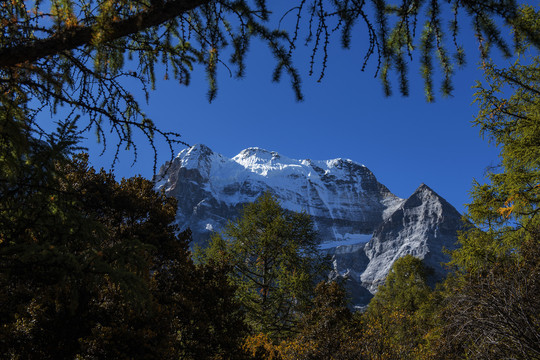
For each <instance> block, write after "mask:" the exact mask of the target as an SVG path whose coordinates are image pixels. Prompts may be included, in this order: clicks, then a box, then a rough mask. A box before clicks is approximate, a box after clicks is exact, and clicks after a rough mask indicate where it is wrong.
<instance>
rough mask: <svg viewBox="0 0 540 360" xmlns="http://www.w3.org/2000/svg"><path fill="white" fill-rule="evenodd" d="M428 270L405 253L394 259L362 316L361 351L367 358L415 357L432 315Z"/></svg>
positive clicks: (418, 352) (418, 355) (417, 355)
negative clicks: (362, 350)
mask: <svg viewBox="0 0 540 360" xmlns="http://www.w3.org/2000/svg"><path fill="white" fill-rule="evenodd" d="M429 272H430V271H429V269H428V268H426V267H425V265H424V264H423V262H422V260H420V259H418V258H415V257H414V256H412V255H406V256H404V257H402V258H400V259H398V260H396V261H395V262H394V264H393V265H392V268H391V269H390V272H389V273H388V276H387V277H386V279H385V283H384V285H381V286H379V288H378V290H377V293H376V294H375V296H374V297H373V298H372V299H371V301H370V303H369V305H368V309H367V312H366V313H365V315H364V316H363V319H362V321H363V322H364V333H363V337H364V338H363V341H362V343H363V347H364V348H365V350H364V353H365V354H366V355H368V356H369V357H376V356H380V357H382V358H396V359H397V358H399V359H404V358H407V359H414V358H419V357H420V353H421V351H420V350H421V347H422V345H423V343H424V337H425V335H426V334H427V333H428V331H429V329H430V325H431V324H430V323H431V317H432V316H433V314H434V309H433V305H432V290H431V288H430V287H429V286H428V285H427V278H428V275H429Z"/></svg>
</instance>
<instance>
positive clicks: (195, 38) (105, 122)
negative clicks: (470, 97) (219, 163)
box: [0, 0, 540, 156]
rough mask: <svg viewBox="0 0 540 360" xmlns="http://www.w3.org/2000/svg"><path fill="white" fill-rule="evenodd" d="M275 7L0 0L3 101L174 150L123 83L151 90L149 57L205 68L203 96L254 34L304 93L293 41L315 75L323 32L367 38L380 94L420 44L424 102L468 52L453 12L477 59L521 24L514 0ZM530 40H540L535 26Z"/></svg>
mask: <svg viewBox="0 0 540 360" xmlns="http://www.w3.org/2000/svg"><path fill="white" fill-rule="evenodd" d="M272 6H274V2H269V1H266V0H253V1H249V0H215V1H210V0H150V1H147V0H115V1H112V0H98V1H94V0H77V1H76V0H50V1H39V0H37V1H21V0H11V1H4V2H2V3H1V5H0V19H1V20H0V21H1V23H2V24H1V25H2V29H3V30H2V31H1V32H0V102H1V106H2V107H3V108H4V110H6V111H8V110H9V109H15V108H17V109H18V111H19V110H21V109H22V110H23V114H24V115H22V116H23V117H24V119H22V118H21V119H19V121H21V122H22V123H24V124H25V126H27V127H28V129H30V130H31V131H34V132H38V133H39V132H40V129H39V128H38V127H37V124H36V121H35V116H36V114H38V113H39V112H40V111H41V110H50V111H51V112H52V114H56V113H57V110H58V109H59V107H62V108H63V109H67V114H68V115H67V118H66V116H65V115H62V120H64V121H67V122H73V123H74V124H76V125H77V126H78V128H79V129H80V131H86V130H89V129H92V130H93V131H95V132H96V133H97V135H98V139H100V140H102V141H103V144H104V146H106V140H107V139H111V138H112V139H111V140H113V141H114V140H116V142H115V144H116V146H117V151H119V150H120V149H121V148H122V147H132V148H133V150H134V153H135V156H136V154H137V148H136V145H137V144H136V143H135V142H134V141H133V138H132V132H133V131H134V130H135V129H138V130H140V131H142V132H143V133H144V134H145V135H146V137H147V138H148V140H149V142H150V144H151V146H152V147H154V142H153V141H154V140H153V139H154V136H155V135H156V134H158V135H161V136H163V137H164V138H165V139H166V140H167V142H168V143H169V145H170V146H171V150H172V145H173V144H174V143H175V142H180V140H179V134H176V133H167V132H163V131H162V130H160V129H159V128H157V127H156V126H155V125H154V124H153V123H152V121H151V120H150V119H148V118H147V117H146V116H145V114H144V113H143V111H142V109H141V107H140V105H139V103H138V102H137V101H136V100H135V98H134V96H133V95H132V94H131V93H130V92H129V91H128V89H127V87H126V86H125V81H126V79H129V78H131V79H135V80H138V81H139V82H140V85H141V88H142V89H143V91H144V92H145V93H146V95H147V97H148V90H149V88H153V87H154V86H155V84H156V69H157V68H158V67H159V71H161V70H163V71H164V73H165V74H164V76H165V77H167V78H169V77H172V78H174V79H176V80H177V81H178V82H179V83H180V84H183V85H189V83H190V74H191V72H192V71H193V69H194V67H196V66H201V67H203V68H204V69H205V71H206V73H207V79H208V98H209V100H210V101H211V100H213V99H214V98H215V97H216V95H217V82H216V79H217V73H218V71H226V72H230V73H231V74H233V75H234V76H235V77H242V76H244V74H245V69H246V67H245V60H246V56H247V54H248V53H249V52H248V49H249V46H250V43H251V42H252V40H253V39H257V40H258V41H261V42H263V43H264V44H266V45H267V47H268V48H269V49H270V50H271V52H272V54H273V56H274V58H275V61H276V63H275V68H274V72H273V80H274V81H280V79H281V78H282V74H283V73H286V74H287V76H288V77H289V79H290V82H291V85H292V88H293V90H294V94H295V96H296V98H297V99H298V100H301V99H302V96H303V95H302V91H301V84H300V80H301V79H300V76H299V71H298V68H297V67H296V66H298V65H297V63H300V61H299V60H297V57H295V50H296V49H297V47H298V46H299V45H304V44H305V45H306V46H308V47H309V48H310V49H311V57H310V58H309V59H307V64H306V66H308V67H309V70H310V71H309V73H310V74H311V75H314V76H315V77H316V78H317V79H318V80H321V79H322V78H323V77H324V73H325V69H326V66H327V60H328V57H329V56H331V54H329V44H330V43H331V41H338V42H340V43H341V45H342V46H343V47H344V48H349V46H350V45H351V39H352V37H353V36H357V37H358V36H359V37H365V38H368V39H369V46H368V47H367V49H366V54H365V58H364V59H363V60H360V64H359V66H360V67H361V68H362V69H364V68H365V67H366V64H367V62H368V60H370V59H373V61H374V62H375V64H376V66H374V73H375V75H376V76H379V77H380V78H381V81H382V84H383V87H384V90H385V93H386V94H387V95H390V93H391V82H390V78H391V74H392V73H395V74H396V75H397V78H398V79H399V81H398V82H399V91H400V93H401V94H403V95H407V94H408V92H409V85H408V78H407V74H408V66H409V64H410V62H411V61H412V59H413V55H415V54H416V53H417V56H418V57H419V59H420V64H421V72H422V76H423V78H424V83H425V91H426V98H427V100H428V101H432V100H433V96H434V92H436V91H435V90H434V85H433V77H432V74H433V72H434V68H435V66H436V65H434V63H436V64H438V66H439V68H440V70H441V73H442V75H443V82H442V84H441V89H440V91H441V93H442V94H443V95H448V94H450V93H451V92H452V82H451V78H452V75H453V73H454V69H455V67H456V66H460V65H462V64H463V63H464V61H465V54H464V50H463V47H462V46H461V45H460V22H458V18H460V17H461V14H462V13H464V14H466V16H468V17H469V18H470V19H471V20H472V24H473V29H472V30H473V31H472V32H471V33H474V34H476V37H477V38H478V40H479V44H480V48H481V54H482V56H484V57H487V56H488V52H489V49H490V47H491V46H497V47H498V48H500V49H501V50H502V52H503V54H505V55H507V56H510V55H511V54H512V48H511V46H510V45H509V44H507V43H506V42H505V41H504V39H503V37H502V36H501V31H500V29H499V28H498V27H497V26H496V21H499V23H501V22H505V23H506V24H508V25H515V24H519V23H518V22H516V14H517V5H516V3H515V2H514V1H511V0H501V1H459V0H452V1H440V0H430V1H426V0H401V1H385V0H371V1H368V2H367V1H365V0H361V1H360V0H294V1H292V2H288V4H287V6H288V8H285V9H283V8H280V9H275V8H272ZM282 6H283V5H282ZM448 19H450V22H448ZM286 24H289V25H291V26H290V28H286ZM533 35H534V34H533ZM533 35H531V36H532V37H533V38H534V36H533ZM534 41H536V42H538V43H540V42H539V41H538V36H537V37H536V39H535V40H534ZM293 60H294V63H293ZM300 66H301V65H300ZM159 75H160V76H161V74H159ZM32 100H33V101H32ZM9 111H11V110H9ZM18 116H19V117H20V116H21V115H20V113H19V115H18ZM109 132H112V133H113V134H114V135H115V136H116V139H115V136H111V135H109ZM154 150H155V148H154ZM171 152H172V151H171Z"/></svg>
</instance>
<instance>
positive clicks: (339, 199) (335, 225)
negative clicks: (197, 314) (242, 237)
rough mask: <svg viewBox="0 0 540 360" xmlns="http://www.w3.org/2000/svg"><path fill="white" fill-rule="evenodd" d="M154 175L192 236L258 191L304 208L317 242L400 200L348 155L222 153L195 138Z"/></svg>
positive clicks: (342, 237)
mask: <svg viewBox="0 0 540 360" xmlns="http://www.w3.org/2000/svg"><path fill="white" fill-rule="evenodd" d="M156 182H157V184H156V187H157V188H158V189H159V188H162V187H163V188H165V191H166V192H167V193H168V194H169V195H172V196H174V197H176V198H177V199H178V200H179V211H178V217H177V221H178V224H179V225H180V226H181V227H187V226H189V227H190V228H191V230H192V231H193V234H194V240H195V242H197V243H204V241H205V240H206V239H207V238H208V237H209V235H210V233H211V231H212V230H217V229H220V228H221V227H223V225H224V224H225V223H226V221H227V219H231V218H234V217H235V216H237V214H238V211H239V209H241V207H242V206H243V204H245V203H248V202H252V201H254V200H255V199H256V198H257V197H258V196H259V195H260V194H261V193H263V192H265V191H270V192H272V193H274V194H275V195H276V196H277V197H278V199H279V200H280V202H281V205H282V206H283V207H284V208H286V209H289V210H293V211H306V212H307V213H308V214H310V215H311V216H312V218H313V220H314V223H315V225H316V227H317V230H318V231H319V232H320V236H321V239H322V241H323V242H325V243H336V242H340V241H348V240H349V241H351V240H352V241H354V239H355V238H356V237H358V236H359V235H369V234H371V233H372V232H373V230H374V229H375V228H376V227H377V226H378V225H379V224H380V223H381V222H382V221H383V220H384V219H385V218H387V217H388V216H389V215H390V214H391V213H392V212H393V210H394V209H395V208H397V207H398V206H399V205H400V204H401V203H402V202H403V199H400V198H398V197H397V196H395V195H393V194H392V193H391V192H390V191H389V190H388V189H387V188H386V187H385V186H384V185H382V184H381V183H379V182H378V181H377V179H376V178H375V176H374V175H373V173H372V172H371V171H369V169H367V168H366V167H365V166H363V165H360V164H358V163H355V162H353V161H351V160H345V159H333V160H325V161H313V160H309V159H308V160H294V159H289V158H286V157H284V156H281V155H279V154H277V153H275V152H270V151H266V150H263V149H259V148H249V149H246V150H243V151H242V152H240V153H239V154H238V155H236V156H235V157H233V158H232V159H228V158H226V157H224V156H222V155H219V154H216V153H214V152H213V151H212V150H210V149H209V148H208V147H206V146H204V145H195V146H193V147H192V148H189V149H186V150H183V151H182V152H181V153H180V154H179V155H178V156H177V157H176V158H175V159H174V161H173V162H172V163H167V164H165V165H164V166H162V167H161V169H160V172H159V174H158V175H157V177H156Z"/></svg>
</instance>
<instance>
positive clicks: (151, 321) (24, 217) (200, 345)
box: [0, 143, 244, 359]
mask: <svg viewBox="0 0 540 360" xmlns="http://www.w3.org/2000/svg"><path fill="white" fill-rule="evenodd" d="M37 145H39V146H40V148H38V147H34V148H33V151H34V152H35V153H36V154H39V156H40V157H43V156H45V155H46V154H49V155H50V153H48V152H46V151H45V150H44V149H47V145H46V144H45V143H37ZM41 147H43V148H44V149H42V148H41ZM48 150H49V151H52V149H48ZM36 157H38V155H36ZM28 160H29V161H28V163H26V164H24V165H23V166H20V167H18V168H15V169H16V170H17V172H12V173H11V174H10V175H11V176H14V177H17V181H15V182H12V183H10V184H9V185H6V183H2V190H3V191H2V202H1V206H2V207H1V208H0V221H1V222H0V223H1V224H2V227H1V228H0V239H1V241H0V264H2V265H1V267H0V288H1V289H2V291H0V319H1V321H0V324H1V326H0V353H2V354H4V355H5V356H7V357H8V358H13V359H19V358H21V359H27V358H28V359H34V358H36V359H37V358H42V359H74V358H81V359H95V358H115V359H124V358H125V359H128V358H140V359H146V358H148V359H155V358H163V359H175V358H178V357H179V356H181V357H182V358H184V359H203V358H206V359H211V358H218V357H219V358H222V357H221V356H223V357H231V354H234V351H236V350H237V348H238V346H239V342H240V340H241V339H242V331H243V329H244V327H243V320H242V315H241V312H240V310H239V307H238V306H237V305H236V303H235V302H234V299H233V295H234V289H233V288H231V287H230V286H229V285H228V283H227V280H226V277H224V275H223V269H219V268H212V267H210V266H200V267H196V266H195V265H194V264H193V263H192V262H191V260H190V256H189V252H188V250H187V245H188V242H189V236H190V235H189V233H182V234H180V235H179V236H176V235H175V232H176V228H175V227H174V226H171V225H170V223H172V220H173V219H174V216H175V212H176V204H175V201H174V200H173V199H171V198H166V197H165V196H164V195H162V194H161V195H160V194H157V193H155V192H154V191H153V184H152V183H151V182H150V181H148V180H145V179H143V178H141V177H136V178H131V179H127V180H122V181H121V182H120V183H118V182H116V181H115V179H114V176H113V175H112V174H111V173H105V172H104V171H100V172H96V171H94V170H93V169H91V168H89V167H88V165H87V161H86V158H85V157H76V158H75V159H74V160H72V161H68V160H66V159H64V160H62V161H60V160H59V161H56V162H55V161H52V160H51V159H46V160H47V161H46V162H41V163H40V162H38V161H37V159H35V158H31V159H28ZM48 166H50V167H48ZM44 170H46V174H47V176H44V175H40V174H37V175H36V172H38V173H39V172H41V171H44ZM38 180H39V181H38ZM32 181H36V183H34V184H33V183H31V182H32ZM193 324H199V325H198V326H194V325H193Z"/></svg>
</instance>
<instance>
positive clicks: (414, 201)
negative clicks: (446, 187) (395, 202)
mask: <svg viewBox="0 0 540 360" xmlns="http://www.w3.org/2000/svg"><path fill="white" fill-rule="evenodd" d="M419 206H422V207H425V208H427V209H430V210H431V211H436V212H440V211H442V210H444V211H445V212H450V213H451V214H452V215H453V216H461V215H460V214H459V212H458V211H457V210H456V208H454V207H453V206H452V205H451V204H450V203H448V202H447V201H446V200H445V199H444V198H443V197H442V196H440V195H439V194H438V193H436V192H435V191H434V190H433V189H431V188H430V187H429V186H427V185H426V184H424V183H422V184H421V185H420V186H419V187H418V188H417V189H416V190H415V191H414V193H413V194H412V195H411V196H409V198H408V199H407V200H406V201H405V202H404V203H403V205H402V207H403V208H404V209H411V208H415V207H419Z"/></svg>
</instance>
